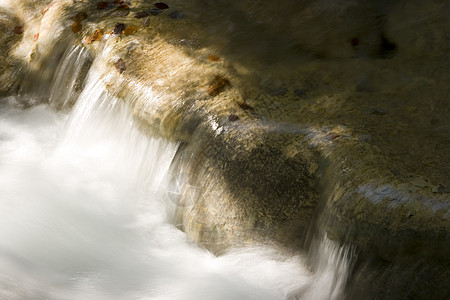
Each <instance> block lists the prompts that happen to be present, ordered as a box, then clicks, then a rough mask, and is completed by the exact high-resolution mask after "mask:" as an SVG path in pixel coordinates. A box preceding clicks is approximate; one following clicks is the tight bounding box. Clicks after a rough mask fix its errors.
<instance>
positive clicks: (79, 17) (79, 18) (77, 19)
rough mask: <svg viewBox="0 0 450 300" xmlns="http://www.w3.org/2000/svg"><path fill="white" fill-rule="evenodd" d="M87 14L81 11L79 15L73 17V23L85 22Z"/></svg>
mask: <svg viewBox="0 0 450 300" xmlns="http://www.w3.org/2000/svg"><path fill="white" fill-rule="evenodd" d="M87 17H88V16H87V13H85V12H84V11H82V12H79V13H77V14H76V15H75V16H74V17H73V20H74V21H75V22H81V21H83V20H86V19H87Z"/></svg>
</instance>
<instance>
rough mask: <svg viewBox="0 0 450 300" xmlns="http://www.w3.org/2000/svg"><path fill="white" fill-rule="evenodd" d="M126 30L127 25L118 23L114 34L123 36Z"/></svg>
mask: <svg viewBox="0 0 450 300" xmlns="http://www.w3.org/2000/svg"><path fill="white" fill-rule="evenodd" d="M125 28H126V26H125V24H123V23H118V24H116V26H114V30H113V33H114V34H117V35H121V34H122V31H124V30H125Z"/></svg>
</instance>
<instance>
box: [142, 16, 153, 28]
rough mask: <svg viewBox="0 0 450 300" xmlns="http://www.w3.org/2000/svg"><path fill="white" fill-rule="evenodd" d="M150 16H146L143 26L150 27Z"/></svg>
mask: <svg viewBox="0 0 450 300" xmlns="http://www.w3.org/2000/svg"><path fill="white" fill-rule="evenodd" d="M150 21H151V20H150V17H145V18H143V19H142V21H141V25H142V27H148V26H149V25H150Z"/></svg>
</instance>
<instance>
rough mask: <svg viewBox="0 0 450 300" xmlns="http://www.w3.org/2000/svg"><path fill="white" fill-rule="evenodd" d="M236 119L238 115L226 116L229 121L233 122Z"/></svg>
mask: <svg viewBox="0 0 450 300" xmlns="http://www.w3.org/2000/svg"><path fill="white" fill-rule="evenodd" d="M237 120H239V117H238V116H237V115H234V114H231V115H229V116H228V121H230V122H234V121H237Z"/></svg>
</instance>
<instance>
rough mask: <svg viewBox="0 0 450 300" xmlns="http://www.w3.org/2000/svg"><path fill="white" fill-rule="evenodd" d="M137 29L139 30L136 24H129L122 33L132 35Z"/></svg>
mask: <svg viewBox="0 0 450 300" xmlns="http://www.w3.org/2000/svg"><path fill="white" fill-rule="evenodd" d="M137 30H138V28H137V27H136V26H128V27H127V28H125V29H124V30H123V31H122V34H124V35H132V34H135V33H136V31H137Z"/></svg>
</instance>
